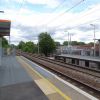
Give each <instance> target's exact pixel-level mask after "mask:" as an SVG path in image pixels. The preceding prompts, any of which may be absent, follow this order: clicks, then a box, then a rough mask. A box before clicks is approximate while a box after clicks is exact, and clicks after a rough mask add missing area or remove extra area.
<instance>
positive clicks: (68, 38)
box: [65, 31, 71, 54]
mask: <svg viewBox="0 0 100 100" xmlns="http://www.w3.org/2000/svg"><path fill="white" fill-rule="evenodd" d="M65 32H67V33H68V49H67V50H68V54H69V52H70V51H69V47H70V39H71V38H70V34H69V32H68V31H65Z"/></svg>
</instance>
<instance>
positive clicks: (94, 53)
mask: <svg viewBox="0 0 100 100" xmlns="http://www.w3.org/2000/svg"><path fill="white" fill-rule="evenodd" d="M90 25H91V26H92V27H93V30H94V57H95V25H94V24H90Z"/></svg>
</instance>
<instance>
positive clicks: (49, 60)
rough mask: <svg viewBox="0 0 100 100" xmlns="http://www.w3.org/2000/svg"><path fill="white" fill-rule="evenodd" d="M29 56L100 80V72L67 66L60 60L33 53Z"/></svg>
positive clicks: (71, 65)
mask: <svg viewBox="0 0 100 100" xmlns="http://www.w3.org/2000/svg"><path fill="white" fill-rule="evenodd" d="M28 55H30V56H32V57H36V58H39V59H41V60H44V61H47V62H51V63H53V64H57V65H60V66H62V67H66V68H69V69H72V70H76V71H80V72H82V73H86V74H89V75H92V76H95V77H98V78H100V70H93V69H91V68H87V67H81V66H77V65H73V64H67V63H64V62H61V61H58V60H54V59H49V58H47V57H44V56H42V57H41V56H39V55H33V54H31V53H30V54H28Z"/></svg>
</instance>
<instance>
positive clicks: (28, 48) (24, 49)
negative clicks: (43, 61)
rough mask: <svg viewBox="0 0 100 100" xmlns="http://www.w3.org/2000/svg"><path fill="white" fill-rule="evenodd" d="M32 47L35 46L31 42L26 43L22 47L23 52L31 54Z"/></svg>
mask: <svg viewBox="0 0 100 100" xmlns="http://www.w3.org/2000/svg"><path fill="white" fill-rule="evenodd" d="M34 47H35V45H34V43H33V42H31V41H29V42H26V43H25V45H24V47H23V51H25V52H31V53H33V51H34Z"/></svg>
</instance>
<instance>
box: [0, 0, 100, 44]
mask: <svg viewBox="0 0 100 100" xmlns="http://www.w3.org/2000/svg"><path fill="white" fill-rule="evenodd" d="M0 10H3V11H4V12H5V13H0V19H9V20H11V23H12V24H11V43H14V44H18V42H19V41H21V40H22V41H29V40H31V41H33V42H35V43H37V38H38V35H39V34H40V33H41V32H44V31H47V32H48V33H49V34H50V35H51V36H52V38H53V39H54V40H55V41H59V42H61V43H63V41H66V40H68V32H69V34H70V35H71V39H72V40H76V41H84V42H91V41H93V36H94V34H93V26H91V25H90V24H93V25H95V31H96V32H95V35H96V38H97V39H98V38H100V0H0Z"/></svg>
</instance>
